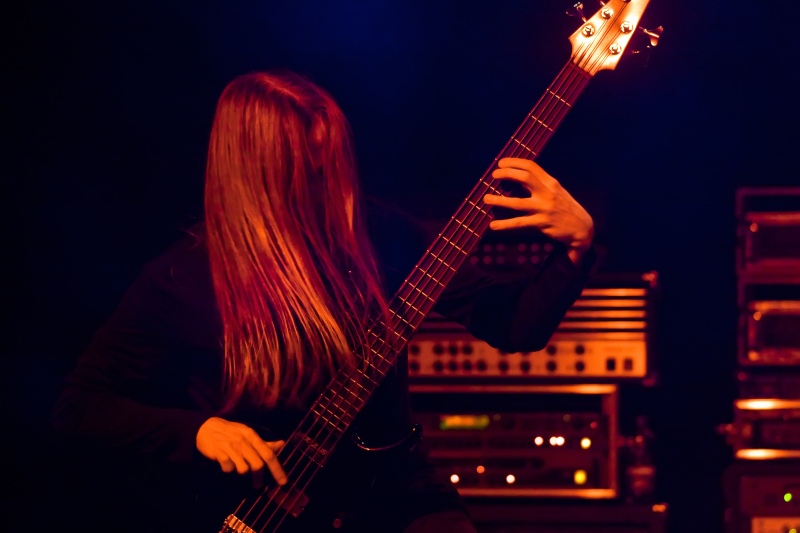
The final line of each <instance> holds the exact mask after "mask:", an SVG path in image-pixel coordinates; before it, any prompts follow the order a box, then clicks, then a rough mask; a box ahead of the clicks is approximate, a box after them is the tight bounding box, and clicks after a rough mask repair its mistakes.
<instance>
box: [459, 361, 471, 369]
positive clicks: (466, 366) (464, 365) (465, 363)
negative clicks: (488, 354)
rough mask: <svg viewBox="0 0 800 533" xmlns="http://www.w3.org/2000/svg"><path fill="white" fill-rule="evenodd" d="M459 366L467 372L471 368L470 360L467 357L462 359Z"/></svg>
mask: <svg viewBox="0 0 800 533" xmlns="http://www.w3.org/2000/svg"><path fill="white" fill-rule="evenodd" d="M461 368H463V369H464V370H466V371H467V372H470V371H471V370H472V361H470V360H469V359H467V360H465V361H462V362H461Z"/></svg>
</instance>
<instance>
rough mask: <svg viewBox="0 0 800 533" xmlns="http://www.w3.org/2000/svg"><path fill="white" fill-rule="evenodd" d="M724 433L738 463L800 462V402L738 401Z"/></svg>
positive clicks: (768, 399)
mask: <svg viewBox="0 0 800 533" xmlns="http://www.w3.org/2000/svg"><path fill="white" fill-rule="evenodd" d="M724 432H725V433H727V435H728V443H729V444H730V445H731V446H732V447H733V450H734V453H735V456H736V458H737V459H754V460H763V459H790V458H797V459H800V400H796V399H795V400H783V399H777V398H752V399H738V400H735V401H734V423H733V424H729V425H727V426H726V427H725V431H724Z"/></svg>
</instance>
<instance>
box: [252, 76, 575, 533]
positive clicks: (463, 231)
mask: <svg viewBox="0 0 800 533" xmlns="http://www.w3.org/2000/svg"><path fill="white" fill-rule="evenodd" d="M568 66H569V64H568ZM563 72H564V70H563V69H562V73H563ZM559 77H561V76H559ZM572 77H573V78H574V76H572ZM568 81H569V77H568ZM553 88H555V87H554V86H550V87H548V91H551V89H553ZM562 92H566V91H563V90H561V89H556V90H555V91H551V96H550V97H548V98H547V100H548V102H546V103H545V106H544V107H545V109H546V107H547V104H548V103H549V102H550V101H552V102H553V103H554V104H555V108H556V117H555V118H556V120H557V121H560V118H559V117H558V111H559V110H560V109H564V106H558V103H559V97H560V96H561V93H562ZM553 93H555V94H553ZM542 100H543V99H542ZM539 103H541V100H540V102H539ZM538 107H540V106H539V105H537V106H536V107H534V110H533V111H532V112H531V113H529V114H528V116H527V117H526V121H524V122H523V126H524V125H525V123H526V122H528V120H527V119H528V118H532V119H533V120H534V121H533V122H530V125H529V127H528V130H529V131H530V130H531V129H534V128H535V126H536V121H537V120H538V121H539V122H540V123H541V124H542V125H543V126H545V128H546V127H547V123H550V122H554V121H552V120H550V118H548V116H549V115H550V112H549V111H545V112H544V113H543V112H542V111H537V108H538ZM566 111H568V109H566ZM542 118H544V120H546V121H547V123H545V122H544V120H542ZM554 125H555V122H554ZM521 129H522V126H521V127H520V128H518V129H517V132H515V134H514V135H513V136H512V138H511V139H509V141H508V142H507V143H506V146H505V147H504V149H503V150H502V151H501V154H503V153H506V152H508V147H509V146H510V145H511V144H512V143H513V142H519V137H520V136H519V131H520V130H521ZM537 129H539V128H537ZM529 131H528V132H526V133H525V134H523V135H522V138H523V139H525V140H526V143H525V144H529V143H530V141H529V140H527V137H528V133H529ZM537 149H538V147H537ZM523 150H525V148H524V147H522V146H518V147H513V148H512V150H511V153H510V154H509V156H510V157H515V156H517V155H521V154H516V153H515V152H517V151H520V152H522V151H523ZM492 168H494V165H492ZM490 170H491V169H490ZM488 175H489V172H487V173H486V174H484V176H483V177H482V179H481V180H480V182H479V185H478V186H477V187H475V188H474V189H473V191H472V194H470V195H469V197H468V200H471V199H473V198H472V197H473V196H474V194H475V192H478V194H479V198H474V199H475V200H478V201H479V203H478V202H471V203H472V204H473V205H472V206H471V207H469V208H468V213H467V216H466V217H464V216H463V215H462V216H461V218H463V219H467V220H468V222H467V224H466V226H469V228H473V227H474V225H473V223H474V219H475V218H479V219H480V224H479V226H484V225H488V224H487V219H488V218H489V217H488V216H487V213H486V212H485V211H482V210H481V209H482V208H481V207H480V205H481V204H483V202H482V198H483V195H484V194H485V193H486V192H488V191H489V190H492V191H494V192H497V193H501V183H502V182H497V183H498V185H497V186H496V187H495V186H493V185H491V184H490V183H489V182H488V180H487V177H488ZM482 189H483V190H482ZM474 204H477V205H474ZM484 205H485V204H484ZM462 207H463V205H462ZM460 211H462V209H460V210H459V212H457V214H460ZM479 213H483V216H481V215H479ZM461 226H462V224H459V225H458V226H457V227H456V231H455V232H451V233H448V232H447V231H446V230H445V231H443V232H442V234H440V236H439V237H440V238H443V234H453V235H455V237H454V240H455V241H456V242H457V243H458V244H456V243H454V242H452V241H445V242H447V243H448V244H449V245H450V247H451V248H452V249H450V248H448V244H444V243H442V244H441V246H440V247H441V248H442V250H441V251H439V252H438V254H435V255H436V256H438V257H441V255H442V252H444V254H445V255H446V256H449V255H450V254H451V253H452V254H454V255H455V256H456V257H458V254H460V253H464V254H465V255H466V252H463V248H462V247H466V246H465V244H464V243H462V242H461V240H462V237H463V236H466V237H467V242H469V241H470V240H475V242H477V240H478V239H475V238H474V237H475V234H478V235H480V234H481V233H483V231H484V230H485V229H486V228H485V227H484V228H480V229H479V231H477V232H474V233H473V232H470V231H469V228H468V227H464V228H462V227H461ZM459 234H460V235H459ZM438 241H439V239H437V242H438ZM435 244H436V243H434V245H435ZM472 244H473V245H474V244H475V243H472ZM432 248H435V246H433V247H432ZM425 257H427V255H426V256H425ZM423 259H424V258H423ZM422 263H424V261H422V262H421V264H422ZM452 264H453V262H451V261H447V260H445V261H444V264H443V265H439V264H438V263H437V262H435V260H434V261H433V264H432V265H430V266H428V267H419V266H418V267H417V268H416V269H415V270H419V271H421V272H422V273H423V274H428V273H429V271H430V270H431V268H432V267H433V265H436V269H435V272H437V274H436V275H435V276H433V278H435V279H433V280H432V281H433V282H434V283H438V282H437V281H436V279H441V278H442V277H443V276H440V275H439V274H438V271H439V270H442V271H444V272H445V273H446V272H447V270H448V269H449V268H451V265H452ZM422 282H423V283H424V284H425V286H426V288H427V285H428V284H429V283H430V281H429V280H428V279H426V278H422ZM419 284H420V283H418V284H412V286H413V287H412V288H413V289H417V288H418V286H419ZM420 292H421V298H420V296H418V295H416V294H414V296H413V297H412V296H411V295H407V296H406V298H404V299H403V301H404V302H407V301H408V300H409V299H410V298H413V300H414V301H415V302H416V303H417V305H419V302H420V301H423V302H425V303H426V307H428V305H427V302H426V300H425V299H426V298H427V296H426V295H427V292H426V291H420ZM411 305H412V308H413V309H415V311H416V312H420V311H419V310H418V308H416V306H413V304H411ZM399 326H400V327H401V328H403V329H405V326H403V325H402V324H399ZM395 329H396V328H395ZM400 337H401V338H402V335H400ZM379 339H381V340H382V339H383V337H379ZM373 347H374V343H373V344H372V345H371V347H370V348H373ZM388 347H389V349H390V350H392V351H394V352H397V351H398V349H397V348H396V347H395V346H392V345H388ZM372 351H374V350H372ZM376 355H378V356H379V357H381V358H382V356H381V355H380V354H379V353H377V352H376ZM389 366H391V364H390V365H389ZM376 370H377V371H378V372H380V373H381V374H383V372H381V371H380V369H379V368H376ZM365 377H366V378H367V379H370V378H369V376H367V375H365ZM373 381H374V380H373ZM337 397H338V399H339V402H338V403H337V407H341V404H342V403H343V402H342V401H343V400H345V398H344V397H342V396H341V395H340V394H338V393H334V396H333V398H330V399H329V401H328V406H327V407H325V409H324V410H325V411H329V412H331V413H333V411H332V410H331V409H330V404H331V403H332V402H333V401H334V400H336V399H337ZM359 398H360V396H359ZM347 403H348V404H350V406H351V407H352V406H353V405H352V403H351V402H350V401H349V400H348V401H347ZM318 415H319V416H322V417H323V418H325V417H324V415H322V414H321V413H318ZM334 416H335V415H334ZM337 418H338V417H337ZM325 422H326V423H325V424H324V425H323V426H322V428H324V427H326V426H327V425H329V424H331V425H334V427H335V429H337V433H338V432H343V430H341V429H340V428H338V422H336V423H335V424H332V421H330V420H327V421H325ZM345 423H346V424H347V421H346V420H345ZM322 428H320V432H322ZM330 436H332V434H331V433H329V434H328V436H327V437H326V438H325V441H323V445H322V446H323V448H325V447H327V440H328V438H329V437H330ZM316 451H317V450H315V452H316ZM315 462H316V461H315ZM309 466H311V465H310V464H307V465H306V467H305V468H304V471H305V470H306V469H307V468H308V467H309ZM290 472H291V471H290ZM302 473H303V472H301V475H302ZM293 488H294V487H293ZM304 488H305V487H303V488H302V489H301V491H302V490H304ZM288 494H289V493H288V492H287V493H286V495H285V496H284V502H282V503H285V499H286V497H287V496H288ZM279 509H280V508H278V509H276V511H277V510H279ZM248 514H249V513H248ZM286 514H288V513H286ZM273 516H274V513H273ZM259 517H260V515H259ZM271 518H272V516H271V517H270V519H271ZM257 519H258V517H257ZM283 519H285V516H284V518H283ZM283 519H281V522H280V523H282V521H283ZM280 523H279V525H280ZM265 525H266V524H265Z"/></svg>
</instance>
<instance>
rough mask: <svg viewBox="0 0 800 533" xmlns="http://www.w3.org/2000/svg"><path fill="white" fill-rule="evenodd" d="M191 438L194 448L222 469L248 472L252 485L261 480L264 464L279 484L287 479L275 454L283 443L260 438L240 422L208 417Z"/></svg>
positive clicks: (228, 471) (257, 485)
mask: <svg viewBox="0 0 800 533" xmlns="http://www.w3.org/2000/svg"><path fill="white" fill-rule="evenodd" d="M195 442H196V445H197V450H198V451H199V452H200V453H202V454H203V455H204V456H205V457H207V458H208V459H211V460H212V461H216V462H217V463H219V465H220V467H221V468H222V471H223V472H226V473H230V472H233V471H234V470H236V472H238V473H239V474H246V473H248V472H252V474H253V486H254V487H256V488H260V487H262V486H263V484H264V466H266V467H267V468H268V469H269V471H270V473H271V474H272V477H274V478H275V481H277V482H278V484H279V485H284V484H285V483H286V482H287V481H288V478H287V476H286V473H285V472H284V471H283V467H282V466H281V464H280V463H279V462H278V457H277V456H276V455H275V454H276V453H278V452H279V451H280V449H281V448H283V445H284V444H286V443H285V442H284V441H274V442H266V441H263V440H261V437H259V435H258V433H256V432H255V431H254V430H253V429H252V428H250V427H248V426H246V425H244V424H240V423H238V422H230V421H228V420H225V419H222V418H217V417H211V418H209V419H208V420H206V421H205V422H204V423H203V425H202V426H200V429H199V430H197V437H196V438H195Z"/></svg>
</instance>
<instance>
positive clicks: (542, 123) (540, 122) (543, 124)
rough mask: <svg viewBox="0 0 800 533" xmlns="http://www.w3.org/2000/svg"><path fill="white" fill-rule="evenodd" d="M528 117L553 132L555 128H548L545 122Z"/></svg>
mask: <svg viewBox="0 0 800 533" xmlns="http://www.w3.org/2000/svg"><path fill="white" fill-rule="evenodd" d="M528 116H529V117H531V118H532V119H533V120H535V121H536V122H538V123H539V124H541V125H542V126H544V127H545V128H547V129H548V130H550V131H553V128H551V127H550V126H548V125H547V124H545V123H544V122H542V121H541V120H539V119H538V118H536V117H534V116H533V115H528Z"/></svg>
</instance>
